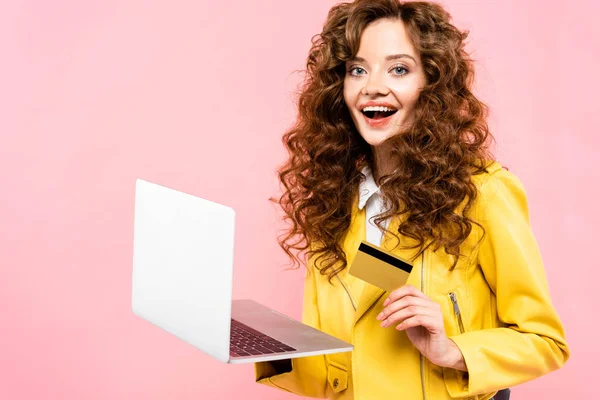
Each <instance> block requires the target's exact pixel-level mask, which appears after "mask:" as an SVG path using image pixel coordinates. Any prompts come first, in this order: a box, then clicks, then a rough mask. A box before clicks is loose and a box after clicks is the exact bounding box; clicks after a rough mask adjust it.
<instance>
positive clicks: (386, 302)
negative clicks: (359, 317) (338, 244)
mask: <svg viewBox="0 0 600 400" xmlns="http://www.w3.org/2000/svg"><path fill="white" fill-rule="evenodd" d="M388 304H390V299H389V298H387V299H385V301H384V302H383V306H384V307H385V306H387V305H388Z"/></svg>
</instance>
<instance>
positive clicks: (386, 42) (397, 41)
mask: <svg viewBox="0 0 600 400" xmlns="http://www.w3.org/2000/svg"><path fill="white" fill-rule="evenodd" d="M399 53H405V54H409V55H411V56H413V57H414V58H415V59H417V60H418V56H419V55H418V54H417V52H416V51H415V48H414V46H413V44H412V42H411V40H410V38H409V36H408V31H407V29H406V27H405V25H404V22H402V20H400V19H379V20H377V21H374V22H372V23H370V24H369V25H367V27H366V28H365V30H364V31H363V33H362V35H361V37H360V45H359V48H358V54H357V57H361V58H364V59H366V60H370V59H371V60H379V59H384V58H385V57H386V56H387V55H390V54H399Z"/></svg>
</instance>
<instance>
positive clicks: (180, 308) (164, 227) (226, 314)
mask: <svg viewBox="0 0 600 400" xmlns="http://www.w3.org/2000/svg"><path fill="white" fill-rule="evenodd" d="M234 232H235V212H234V210H233V209H232V208H230V207H227V206H225V205H222V204H218V203H215V202H212V201H209V200H206V199H202V198H199V197H196V196H193V195H190V194H187V193H183V192H179V191H177V190H173V189H170V188H167V187H164V186H161V185H157V184H154V183H151V182H147V181H144V180H141V179H138V180H137V181H136V188H135V217H134V239H133V285H132V309H133V312H134V313H135V314H136V315H138V316H139V317H141V318H143V319H145V320H147V321H149V322H151V323H152V324H154V325H156V326H158V327H160V328H162V329H164V330H166V331H167V332H170V333H171V334H173V335H175V336H177V337H179V338H180V339H183V340H184V341H186V342H188V343H189V344H191V345H193V346H195V347H196V348H198V349H200V350H201V351H203V352H204V353H206V354H208V355H210V356H212V357H214V358H216V359H217V360H219V361H222V362H225V363H231V364H237V363H251V362H259V361H270V360H280V359H288V358H296V357H305V356H313V355H319V354H330V353H338V352H347V351H352V349H353V346H352V345H351V344H349V343H346V342H344V341H342V340H339V339H337V338H335V337H333V336H330V335H328V334H326V333H324V332H321V331H319V330H317V329H314V328H312V327H310V326H308V325H304V324H302V323H301V322H298V321H296V320H294V319H292V318H289V317H287V316H285V315H283V314H280V313H278V312H277V311H274V310H272V309H270V308H268V307H265V306H263V305H261V304H259V303H257V302H255V301H253V300H249V299H245V300H232V284H233V249H234Z"/></svg>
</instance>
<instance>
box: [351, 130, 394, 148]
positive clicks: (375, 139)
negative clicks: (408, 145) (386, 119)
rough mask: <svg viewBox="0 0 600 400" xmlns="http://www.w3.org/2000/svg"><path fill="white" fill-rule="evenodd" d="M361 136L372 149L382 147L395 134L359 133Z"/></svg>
mask: <svg viewBox="0 0 600 400" xmlns="http://www.w3.org/2000/svg"><path fill="white" fill-rule="evenodd" d="M359 133H360V136H361V137H362V138H363V139H364V140H365V142H367V144H368V145H369V146H371V147H377V146H380V145H381V144H382V143H383V142H385V141H386V140H387V139H389V138H391V137H392V136H393V134H390V133H384V132H381V133H377V132H359Z"/></svg>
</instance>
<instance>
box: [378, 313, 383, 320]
mask: <svg viewBox="0 0 600 400" xmlns="http://www.w3.org/2000/svg"><path fill="white" fill-rule="evenodd" d="M382 318H383V312H380V313H379V315H378V316H377V319H378V320H380V321H381V319H382Z"/></svg>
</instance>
